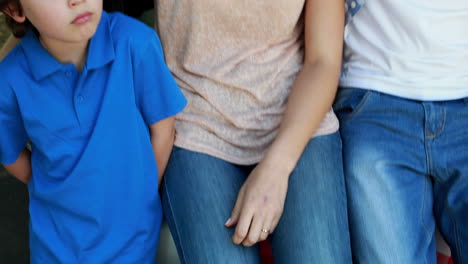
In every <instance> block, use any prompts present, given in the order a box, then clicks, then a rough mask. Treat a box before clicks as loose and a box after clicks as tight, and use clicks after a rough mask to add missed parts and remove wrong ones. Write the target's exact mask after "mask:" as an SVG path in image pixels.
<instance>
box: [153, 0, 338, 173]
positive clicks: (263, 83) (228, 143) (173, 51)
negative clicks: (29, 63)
mask: <svg viewBox="0 0 468 264" xmlns="http://www.w3.org/2000/svg"><path fill="white" fill-rule="evenodd" d="M304 3H305V0H255V1H252V0H156V1H155V7H156V17H157V19H156V28H157V30H158V32H159V36H160V38H161V42H162V45H163V48H164V52H165V56H166V63H167V65H168V66H169V69H170V70H171V71H172V73H173V75H174V77H175V79H176V80H177V83H178V84H179V86H180V87H181V88H182V90H183V92H184V94H185V96H186V97H187V99H188V101H189V103H188V106H187V107H186V108H185V110H184V111H183V113H181V114H179V115H178V116H177V120H176V132H177V137H176V142H175V145H176V146H178V147H181V148H185V149H188V150H192V151H197V152H202V153H206V154H209V155H212V156H215V157H218V158H220V159H223V160H226V161H229V162H232V163H236V164H243V165H249V164H254V163H257V162H259V161H260V160H261V159H262V157H263V155H264V153H265V151H266V150H267V149H268V147H269V146H270V144H271V143H272V141H273V139H274V138H275V136H276V133H277V129H278V127H279V124H280V122H281V118H282V114H283V112H284V110H285V107H286V102H287V98H288V94H289V92H290V88H291V86H292V84H293V81H294V79H295V76H296V74H297V73H298V71H299V70H300V69H301V65H302V61H303V55H304V52H303V38H302V33H303V18H302V13H303V9H304ZM337 129H338V120H337V118H336V116H335V115H334V114H333V112H332V111H331V110H330V112H329V113H328V114H327V115H326V117H325V119H324V120H323V122H322V124H321V126H320V128H319V129H318V130H317V131H316V133H315V136H317V135H324V134H329V133H333V132H336V131H337ZM312 136H313V135H311V137H312Z"/></svg>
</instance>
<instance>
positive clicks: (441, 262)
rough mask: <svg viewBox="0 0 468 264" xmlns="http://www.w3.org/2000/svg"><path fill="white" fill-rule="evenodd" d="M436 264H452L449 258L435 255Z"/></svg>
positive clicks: (438, 254)
mask: <svg viewBox="0 0 468 264" xmlns="http://www.w3.org/2000/svg"><path fill="white" fill-rule="evenodd" d="M437 264H453V260H452V258H451V257H449V256H445V255H444V254H440V253H437Z"/></svg>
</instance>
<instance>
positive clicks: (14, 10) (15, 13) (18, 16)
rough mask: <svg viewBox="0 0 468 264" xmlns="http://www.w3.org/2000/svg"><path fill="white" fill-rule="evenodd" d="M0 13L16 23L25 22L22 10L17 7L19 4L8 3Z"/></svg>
mask: <svg viewBox="0 0 468 264" xmlns="http://www.w3.org/2000/svg"><path fill="white" fill-rule="evenodd" d="M2 11H3V12H4V13H5V14H7V15H8V16H9V17H11V18H12V19H13V20H15V21H16V22H17V23H23V22H24V21H26V16H25V15H24V14H23V10H21V6H19V4H16V3H10V4H9V5H8V6H7V7H5V9H3V10H2Z"/></svg>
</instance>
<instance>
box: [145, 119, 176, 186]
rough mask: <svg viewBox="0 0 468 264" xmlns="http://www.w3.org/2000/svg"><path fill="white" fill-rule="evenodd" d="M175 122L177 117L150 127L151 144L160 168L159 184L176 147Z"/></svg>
mask: <svg viewBox="0 0 468 264" xmlns="http://www.w3.org/2000/svg"><path fill="white" fill-rule="evenodd" d="M174 120H175V117H169V118H166V119H163V120H161V121H159V122H157V123H155V124H152V125H151V126H150V133H151V144H152V146H153V151H154V155H155V157H156V164H157V166H158V183H159V184H160V183H161V180H162V177H163V174H164V170H165V169H166V166H167V162H168V160H169V156H170V154H171V151H172V147H173V146H174V137H175V129H174Z"/></svg>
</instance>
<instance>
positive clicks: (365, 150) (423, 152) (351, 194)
mask: <svg viewBox="0 0 468 264" xmlns="http://www.w3.org/2000/svg"><path fill="white" fill-rule="evenodd" d="M334 109H335V111H336V113H337V115H338V117H339V119H340V122H341V123H340V124H341V129H340V131H341V136H342V140H343V157H344V158H343V159H344V170H345V179H346V186H347V195H348V206H349V217H350V220H349V222H350V233H351V245H352V250H353V258H354V260H355V261H356V262H357V263H379V264H383V263H412V264H414V263H436V249H435V238H434V237H435V226H437V227H438V228H439V229H440V231H441V233H442V234H443V236H444V238H445V239H446V240H447V242H448V243H449V245H450V247H451V250H452V254H453V258H454V261H455V263H465V264H466V263H468V100H467V99H461V100H453V101H437V102H424V101H415V100H408V99H403V98H399V97H395V96H391V95H387V94H383V93H379V92H374V91H370V90H364V89H356V88H341V89H340V90H339V93H338V95H337V99H336V101H335V104H334Z"/></svg>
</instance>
